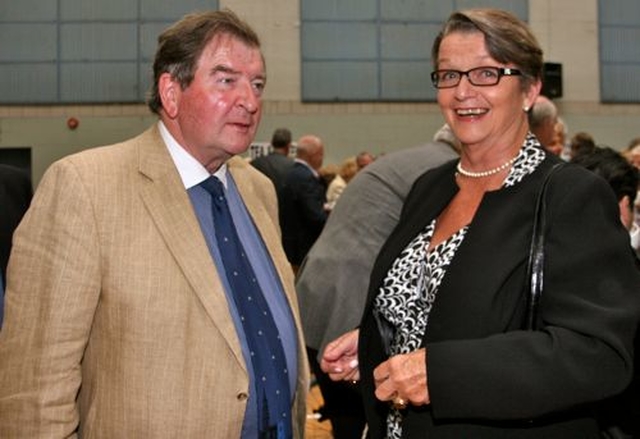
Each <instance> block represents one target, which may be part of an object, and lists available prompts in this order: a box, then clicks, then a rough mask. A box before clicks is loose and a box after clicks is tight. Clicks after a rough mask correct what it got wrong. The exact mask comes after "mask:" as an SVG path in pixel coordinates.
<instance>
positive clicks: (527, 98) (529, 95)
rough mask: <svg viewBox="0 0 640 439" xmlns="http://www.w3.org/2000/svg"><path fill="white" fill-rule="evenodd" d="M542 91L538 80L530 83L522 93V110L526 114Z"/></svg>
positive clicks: (540, 82)
mask: <svg viewBox="0 0 640 439" xmlns="http://www.w3.org/2000/svg"><path fill="white" fill-rule="evenodd" d="M540 90H542V81H540V80H539V79H538V80H536V81H534V82H532V83H531V85H529V87H528V88H527V90H526V91H525V93H524V102H523V103H522V109H523V110H524V111H525V112H528V111H529V110H530V109H531V107H533V104H534V103H535V101H536V98H537V97H538V96H539V95H540Z"/></svg>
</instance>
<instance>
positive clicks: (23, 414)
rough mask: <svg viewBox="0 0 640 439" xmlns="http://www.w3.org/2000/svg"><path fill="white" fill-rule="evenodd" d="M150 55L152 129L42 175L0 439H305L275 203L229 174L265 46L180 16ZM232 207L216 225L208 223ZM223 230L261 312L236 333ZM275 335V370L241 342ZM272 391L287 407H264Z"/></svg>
mask: <svg viewBox="0 0 640 439" xmlns="http://www.w3.org/2000/svg"><path fill="white" fill-rule="evenodd" d="M158 43H159V46H158V51H157V53H156V57H155V61H154V66H153V71H154V84H153V90H152V93H151V98H150V101H149V107H150V109H151V110H152V112H154V113H156V114H157V115H158V116H159V122H158V123H157V124H155V125H154V126H152V127H151V128H150V129H148V130H147V131H145V132H144V133H142V134H141V135H139V136H138V137H135V138H133V139H130V140H127V141H125V142H122V143H120V144H117V145H111V146H107V147H102V148H93V149H90V150H87V151H84V152H81V153H79V154H76V155H72V156H70V157H67V158H65V159H63V160H61V161H59V162H57V163H55V164H54V165H52V166H51V168H50V169H49V170H48V171H47V172H46V174H45V176H44V177H43V179H42V181H41V183H40V185H39V187H38V190H37V192H36V194H35V196H34V200H33V203H32V207H31V208H30V209H29V211H28V213H27V215H25V218H24V220H23V222H22V223H21V225H20V226H19V227H18V229H17V231H16V234H15V240H14V248H13V252H12V258H11V263H10V266H9V275H8V277H9V279H10V283H9V288H8V289H7V302H6V308H5V310H6V316H5V326H4V328H3V330H2V332H0V437H3V438H5V437H6V438H22V437H24V438H34V437H47V438H66V437H76V436H77V437H92V438H125V437H126V438H156V439H157V438H176V437H185V438H204V437H207V438H221V439H222V438H225V439H226V438H257V437H260V438H262V437H276V436H275V433H276V431H278V432H281V431H284V432H285V434H284V436H285V437H294V438H299V437H302V435H303V430H304V424H305V418H306V410H305V404H306V392H307V388H308V365H307V363H306V357H305V353H304V346H303V340H302V333H301V331H300V329H299V324H300V321H299V317H298V311H297V302H296V297H295V292H294V289H293V273H292V272H291V268H290V266H289V264H288V263H287V259H286V256H285V254H284V252H283V250H282V244H281V241H280V234H279V229H278V219H277V214H276V207H275V205H276V196H275V192H274V190H273V188H272V185H270V184H268V180H267V178H266V177H264V176H263V175H262V174H261V173H259V172H258V171H256V170H255V169H253V167H251V166H250V165H249V164H247V163H246V162H245V160H243V159H242V158H240V157H235V156H236V155H237V154H241V153H243V152H245V151H246V150H247V148H248V147H249V145H250V143H251V141H252V140H253V138H254V135H255V133H256V130H257V127H258V123H259V121H260V118H261V113H262V100H261V97H262V93H263V89H264V85H265V82H266V77H265V66H264V58H263V56H262V53H261V50H260V43H259V40H258V37H257V35H256V34H255V33H254V31H253V30H252V29H251V28H250V27H249V26H248V25H247V24H246V23H245V22H243V21H241V20H240V19H239V18H238V17H237V16H236V15H235V14H233V13H232V12H230V11H228V10H224V11H213V12H212V11H208V12H202V13H194V14H189V15H187V16H185V17H183V19H181V20H180V21H178V22H177V23H176V24H174V25H173V26H171V27H169V28H168V29H167V30H165V31H164V32H163V33H162V34H161V35H160V37H159V39H158ZM207 183H211V184H213V185H214V186H215V189H216V190H218V189H220V192H218V193H217V194H216V195H215V196H212V195H210V193H209V186H208V184H207ZM224 200H227V203H228V207H229V209H228V210H226V209H225V210H224V212H225V213H226V216H225V221H226V222H225V221H220V222H219V219H218V218H219V216H216V214H217V211H216V210H214V209H213V208H212V206H219V205H223V204H224ZM229 210H230V213H231V217H232V219H231V220H230V219H229V218H228V211H229ZM218 215H219V214H218ZM214 218H215V219H214ZM214 221H215V222H214ZM229 224H231V225H232V227H233V225H235V229H236V231H237V235H239V238H240V241H241V245H240V244H239V246H240V247H244V253H243V254H242V255H238V256H239V257H240V256H241V257H242V258H243V259H242V265H243V267H244V266H246V264H247V262H246V261H248V263H249V265H251V268H252V269H253V273H252V274H251V276H250V277H248V279H249V280H250V281H253V285H252V288H255V285H256V284H257V285H258V286H259V287H261V290H262V291H261V292H260V298H262V293H264V295H265V296H266V297H265V300H266V302H267V304H268V306H267V309H266V310H265V313H264V317H259V318H258V320H260V319H262V321H259V322H255V321H253V320H254V319H252V318H246V319H245V318H244V317H245V316H246V315H247V314H245V311H243V310H244V309H245V308H242V306H244V305H245V302H246V300H245V301H244V302H242V305H240V303H241V302H240V299H246V297H238V295H237V294H236V292H237V289H236V287H235V285H237V284H238V282H241V281H242V279H241V280H237V279H235V278H234V274H233V273H232V272H231V271H228V270H227V264H228V263H230V261H231V256H230V253H229V252H226V251H223V250H222V247H224V246H226V245H227V244H228V243H227V241H228V239H227V238H230V240H231V241H234V242H237V241H238V240H237V239H236V237H235V233H234V234H232V235H226V236H225V237H224V239H223V237H220V238H218V237H217V235H218V233H219V232H220V231H221V230H223V229H224V230H228V231H230V232H231V229H232V227H229ZM223 225H226V226H227V227H226V228H224V227H223ZM224 248H226V247H224ZM234 261H236V259H235V258H234ZM227 272H228V274H227ZM236 274H237V273H236ZM259 289H260V288H258V289H256V290H255V291H256V292H258V291H259ZM254 297H256V296H254ZM256 300H258V299H257V298H256ZM251 315H253V314H251ZM269 319H270V320H272V322H271V325H272V326H273V324H275V325H276V326H277V332H278V334H279V337H278V341H277V343H278V344H279V348H280V349H281V351H280V352H281V355H280V357H279V358H280V359H281V360H282V362H280V363H279V364H281V365H282V367H280V366H278V367H277V368H276V367H273V368H272V369H273V370H268V368H266V367H263V366H264V364H258V363H257V362H256V361H255V360H254V354H256V355H257V356H262V351H258V352H257V353H256V350H254V349H253V348H251V346H256V345H258V346H260V347H259V348H258V349H262V348H263V346H264V349H266V346H267V345H268V346H269V347H272V346H274V345H273V342H274V339H275V338H276V337H269V336H268V335H266V334H260V331H255V332H251V331H249V330H248V329H247V328H248V326H247V324H248V323H258V325H263V324H264V325H268V324H269V321H270V320H269ZM247 320H249V322H247ZM272 333H273V332H270V334H272ZM261 336H262V337H263V338H264V339H265V340H266V339H267V338H268V339H269V340H266V342H263V341H262V340H261V339H260V338H259V337H261ZM282 352H284V356H283V355H282ZM283 357H284V358H283ZM271 382H278V383H279V384H282V386H283V387H282V388H281V389H282V391H280V392H278V391H273V390H272V389H270V388H269V389H268V390H264V389H267V388H268V386H269V385H270V383H271ZM258 391H260V393H257V392H258ZM282 398H285V402H286V405H287V407H286V408H285V409H282V410H280V411H279V412H278V413H272V411H273V410H274V409H275V408H278V409H281V407H282V403H283V399H282Z"/></svg>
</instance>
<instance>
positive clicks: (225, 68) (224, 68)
mask: <svg viewBox="0 0 640 439" xmlns="http://www.w3.org/2000/svg"><path fill="white" fill-rule="evenodd" d="M211 72H212V73H229V74H232V75H237V74H239V73H240V72H238V71H237V70H234V69H232V68H231V67H228V66H225V65H222V64H218V65H217V66H214V67H213V68H212V69H211Z"/></svg>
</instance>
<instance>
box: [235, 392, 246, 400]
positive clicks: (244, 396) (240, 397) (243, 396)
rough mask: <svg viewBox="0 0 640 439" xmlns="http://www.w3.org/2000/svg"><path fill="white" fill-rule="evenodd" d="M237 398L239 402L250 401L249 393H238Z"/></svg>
mask: <svg viewBox="0 0 640 439" xmlns="http://www.w3.org/2000/svg"><path fill="white" fill-rule="evenodd" d="M236 398H237V399H238V401H246V400H247V399H249V395H248V394H247V393H244V392H240V393H238V395H237V396H236Z"/></svg>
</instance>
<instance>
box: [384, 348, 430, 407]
mask: <svg viewBox="0 0 640 439" xmlns="http://www.w3.org/2000/svg"><path fill="white" fill-rule="evenodd" d="M373 378H374V380H375V385H376V397H377V398H378V399H379V400H381V401H390V402H392V403H394V405H395V406H396V407H397V408H400V409H402V408H405V407H406V406H407V404H413V405H426V404H429V403H430V402H431V401H430V399H429V389H428V387H427V351H426V349H425V348H422V349H418V350H417V351H414V352H411V353H409V354H400V355H395V356H393V357H391V358H389V359H388V360H387V361H385V362H384V363H381V364H380V365H379V366H378V367H376V368H375V370H374V371H373Z"/></svg>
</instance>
